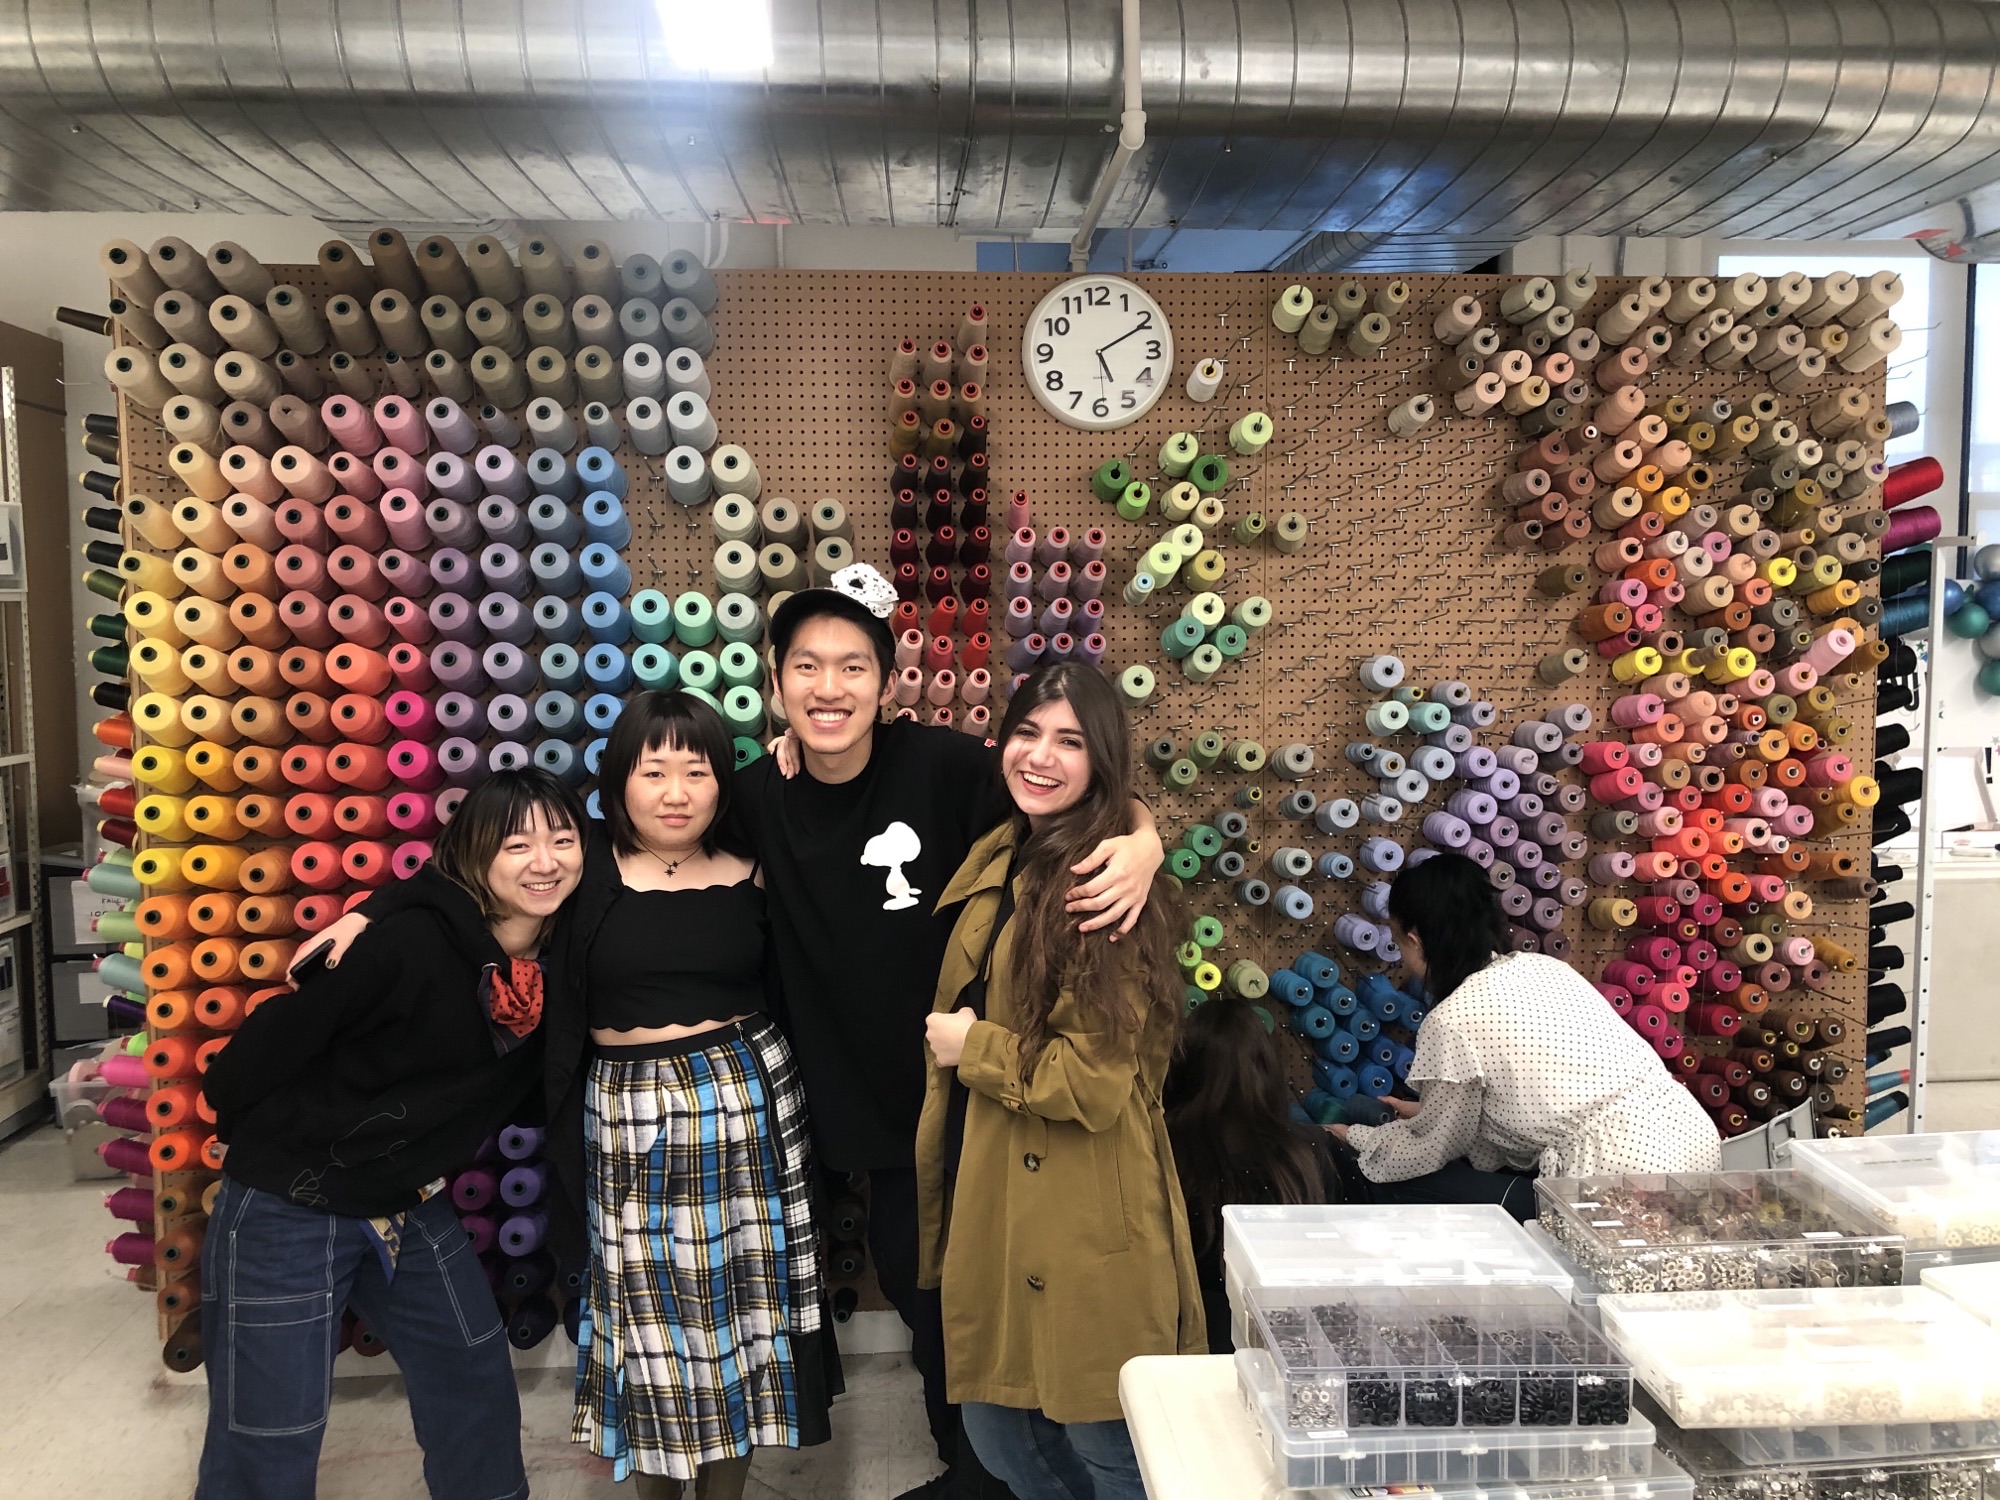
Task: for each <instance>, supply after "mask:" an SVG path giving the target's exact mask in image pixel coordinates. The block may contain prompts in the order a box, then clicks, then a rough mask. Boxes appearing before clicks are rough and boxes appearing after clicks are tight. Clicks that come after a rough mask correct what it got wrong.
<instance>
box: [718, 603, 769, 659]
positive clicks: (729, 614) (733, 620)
mask: <svg viewBox="0 0 2000 1500" xmlns="http://www.w3.org/2000/svg"><path fill="white" fill-rule="evenodd" d="M715 628H716V631H717V633H718V634H720V635H721V637H722V638H723V639H724V640H725V641H727V642H729V644H731V645H732V646H733V645H735V644H736V643H737V642H738V641H742V642H743V643H744V644H746V645H750V646H754V645H756V644H757V643H758V642H759V641H761V640H762V639H764V616H763V614H762V613H761V612H760V611H759V610H758V608H757V601H756V600H755V599H752V598H751V597H750V596H749V595H748V594H724V595H723V596H722V598H721V600H720V601H719V602H718V603H717V604H716V606H715Z"/></svg>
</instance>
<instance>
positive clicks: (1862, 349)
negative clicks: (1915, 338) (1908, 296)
mask: <svg viewBox="0 0 2000 1500" xmlns="http://www.w3.org/2000/svg"><path fill="white" fill-rule="evenodd" d="M1902 346H1903V330H1902V329H1901V328H1899V327H1898V326H1897V325H1896V324H1895V323H1894V322H1892V321H1891V320H1890V319H1888V318H1877V319H1876V320H1875V321H1874V322H1872V323H1870V324H1868V326H1867V327H1865V328H1863V329H1862V330H1861V331H1860V335H1859V337H1856V338H1853V339H1850V340H1849V341H1848V345H1847V352H1846V353H1844V354H1842V355H1841V356H1840V357H1839V364H1840V368H1841V369H1843V370H1845V371H1847V373H1848V374H1850V375H1854V374H1858V373H1859V372H1860V371H1862V370H1872V369H1874V368H1875V366H1877V365H1879V364H1880V363H1882V361H1883V360H1885V359H1887V358H1888V357H1889V356H1890V355H1892V354H1894V353H1895V352H1896V351H1897V350H1898V349H1900V348H1901V347H1902Z"/></svg>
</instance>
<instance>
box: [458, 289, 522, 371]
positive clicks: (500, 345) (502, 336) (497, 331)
mask: <svg viewBox="0 0 2000 1500" xmlns="http://www.w3.org/2000/svg"><path fill="white" fill-rule="evenodd" d="M465 326H466V328H467V330H468V331H469V332H470V333H471V334H472V336H473V338H474V339H476V340H478V342H479V347H480V348H482V349H504V350H506V351H507V352H508V353H509V354H511V355H514V356H516V357H517V358H518V357H519V356H520V355H522V354H525V353H526V352H527V350H528V338H527V335H526V334H525V333H524V332H523V331H522V329H521V323H520V320H519V319H518V318H516V317H515V316H514V314H513V313H512V312H510V311H509V310H508V308H507V306H506V304H505V303H503V302H499V301H496V300H495V299H494V298H492V297H478V298H475V299H473V301H472V303H471V304H470V305H469V306H468V307H467V308H466V309H465Z"/></svg>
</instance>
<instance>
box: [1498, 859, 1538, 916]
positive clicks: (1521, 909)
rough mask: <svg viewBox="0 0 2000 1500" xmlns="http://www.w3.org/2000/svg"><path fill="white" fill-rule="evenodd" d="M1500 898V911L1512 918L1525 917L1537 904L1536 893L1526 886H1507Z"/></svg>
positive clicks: (1501, 892)
mask: <svg viewBox="0 0 2000 1500" xmlns="http://www.w3.org/2000/svg"><path fill="white" fill-rule="evenodd" d="M1499 868H1501V867H1500V866H1498V865H1495V866H1494V869H1496V870H1497V869H1499ZM1499 896H1500V910H1502V911H1503V912H1505V913H1506V914H1507V915H1508V916H1510V917H1525V916H1526V915H1527V914H1528V912H1529V911H1530V910H1531V909H1532V908H1533V907H1534V904H1535V893H1534V892H1533V891H1531V890H1528V889H1527V888H1526V887H1525V886H1519V885H1509V886H1506V887H1504V888H1502V890H1501V891H1500V893H1499Z"/></svg>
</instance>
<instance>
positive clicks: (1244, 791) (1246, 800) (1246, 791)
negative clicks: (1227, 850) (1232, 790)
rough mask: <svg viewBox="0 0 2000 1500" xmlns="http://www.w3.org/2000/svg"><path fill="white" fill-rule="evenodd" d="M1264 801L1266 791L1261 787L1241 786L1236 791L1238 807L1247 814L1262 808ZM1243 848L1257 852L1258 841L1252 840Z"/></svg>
mask: <svg viewBox="0 0 2000 1500" xmlns="http://www.w3.org/2000/svg"><path fill="white" fill-rule="evenodd" d="M1263 801H1264V789H1263V788H1262V787H1261V786H1239V787H1238V788H1237V789H1236V805H1237V806H1238V807H1240V808H1242V809H1243V810H1244V811H1245V812H1248V811H1250V810H1251V809H1252V808H1255V807H1258V806H1261V805H1262V804H1263ZM1243 847H1244V848H1245V849H1246V850H1255V849H1256V847H1257V841H1256V840H1255V839H1251V840H1250V841H1249V842H1247V843H1246V844H1244V846H1243Z"/></svg>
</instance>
